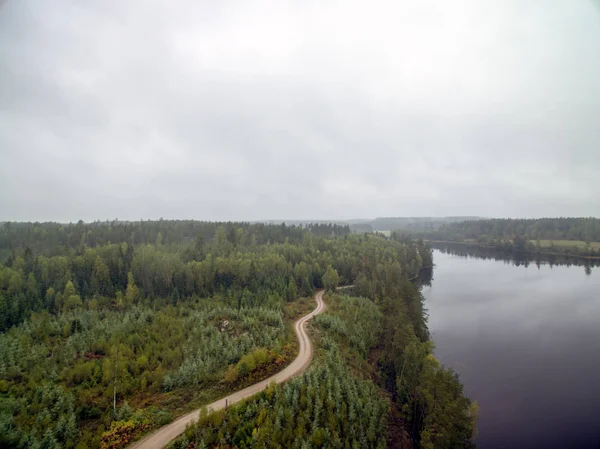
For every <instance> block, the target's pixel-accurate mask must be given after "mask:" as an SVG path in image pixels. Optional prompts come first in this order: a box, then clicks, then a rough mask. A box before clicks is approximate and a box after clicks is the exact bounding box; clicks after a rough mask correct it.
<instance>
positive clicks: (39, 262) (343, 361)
mask: <svg viewBox="0 0 600 449" xmlns="http://www.w3.org/2000/svg"><path fill="white" fill-rule="evenodd" d="M0 251H1V253H0V254H1V255H2V259H1V262H0V319H1V320H2V321H1V322H0V331H1V333H0V446H2V447H16V448H25V447H34V448H55V447H66V448H74V447H76V448H79V449H83V448H120V447H125V446H126V445H127V444H129V443H130V442H131V441H133V440H134V439H136V438H138V437H139V436H141V435H142V434H144V433H146V432H148V431H150V430H151V429H153V428H156V427H158V426H161V425H164V424H165V423H168V422H170V421H171V420H172V419H174V418H175V417H176V416H178V415H179V414H182V413H183V412H185V411H188V410H190V409H192V408H194V407H199V406H200V405H202V404H204V403H208V402H210V401H211V400H213V399H216V398H218V397H220V396H222V395H225V394H227V393H228V392H231V391H235V390H237V389H239V388H241V387H242V386H245V385H248V384H250V383H252V382H254V381H256V380H258V379H260V378H264V377H267V376H268V375H270V374H272V373H273V372H275V371H278V370H280V369H281V368H282V367H283V366H285V364H287V363H289V362H290V361H291V360H292V359H293V357H294V355H295V351H296V350H297V349H296V342H295V340H294V338H293V333H292V330H291V326H290V323H291V319H290V317H289V316H288V313H287V312H286V311H287V310H289V309H290V308H291V307H294V306H295V304H296V303H299V302H301V301H302V299H301V298H302V297H310V296H311V295H312V294H313V292H314V290H315V289H317V288H327V289H328V290H329V291H331V290H333V289H335V286H336V285H338V284H352V283H354V284H355V289H354V290H355V295H357V296H360V297H362V298H363V299H356V298H345V297H337V296H335V295H330V296H331V299H330V301H331V304H332V307H331V308H330V312H328V314H326V315H323V317H319V319H318V320H316V322H315V330H316V332H318V333H320V334H321V333H322V342H321V343H319V353H320V354H322V355H320V356H318V357H317V360H316V363H315V364H314V366H313V368H311V370H310V371H309V372H307V374H306V376H303V377H301V378H298V379H297V380H295V381H293V382H290V383H288V384H286V385H285V386H282V387H275V388H274V389H273V391H272V392H271V393H272V395H271V396H268V397H264V398H262V399H260V398H259V399H257V400H259V401H260V400H264V401H274V402H273V404H277V407H274V408H273V410H275V409H277V410H281V413H282V414H283V416H284V418H282V417H279V418H278V416H263V417H262V418H261V417H260V416H255V415H256V414H257V413H258V415H260V413H259V412H257V410H259V409H260V407H258V408H256V407H255V408H253V409H252V408H250V409H246V410H245V411H244V416H248V422H254V421H251V419H250V418H252V419H255V420H256V423H255V424H254V425H255V427H256V426H258V427H257V428H259V427H261V423H269V422H270V423H271V424H272V426H274V427H273V428H276V426H277V425H278V426H279V427H281V428H283V427H282V419H286V420H287V419H288V418H289V416H290V413H291V414H292V416H294V417H295V418H293V419H294V420H295V421H296V420H297V419H296V418H299V417H300V418H301V419H300V421H301V422H304V425H303V427H301V428H300V429H297V432H296V431H294V432H295V436H294V438H292V437H291V436H290V435H287V434H286V435H282V436H281V438H282V440H281V441H286V442H292V443H293V444H300V446H301V447H322V446H323V444H325V443H323V442H326V441H337V439H339V440H340V441H341V442H340V444H342V447H346V446H348V445H349V444H352V442H354V443H355V444H358V445H359V446H360V445H361V444H366V445H367V446H371V447H381V444H385V441H384V443H382V432H383V434H386V432H387V433H388V437H389V433H390V432H392V434H394V435H396V436H397V434H398V433H400V434H401V435H403V438H405V439H406V440H407V441H411V442H414V445H415V447H459V445H466V446H468V445H469V444H470V439H471V436H472V433H473V425H474V424H473V423H474V421H473V416H474V415H473V414H472V404H471V403H470V401H469V400H468V399H467V398H465V397H464V396H463V395H462V387H461V386H460V383H459V381H458V379H457V378H456V377H455V376H454V375H453V374H452V373H451V372H449V371H447V370H445V369H444V368H443V367H440V366H439V365H438V364H437V362H436V361H435V359H434V358H433V356H432V347H431V343H430V342H429V334H428V331H427V325H426V315H425V311H424V309H423V299H422V297H421V295H420V292H419V291H418V288H417V287H416V286H415V285H413V283H411V281H410V279H412V278H414V277H415V276H416V275H417V274H418V272H419V270H420V269H421V268H422V267H423V266H429V265H431V250H430V248H429V247H428V246H427V245H426V244H425V243H423V242H422V241H413V240H411V239H409V238H406V237H402V238H397V239H386V238H385V237H383V236H379V235H359V234H350V232H349V229H348V228H347V227H345V226H338V225H325V224H317V225H312V226H310V225H308V226H286V225H277V226H274V225H264V224H249V223H208V222H197V221H166V220H160V221H149V222H119V221H111V222H95V223H89V224H86V223H83V222H79V223H76V224H58V223H43V224H40V223H5V224H4V225H3V226H2V227H1V229H0ZM364 298H368V299H364ZM336 348H339V349H336ZM333 353H335V354H338V355H339V356H338V355H336V356H335V357H333V356H332V354H333ZM373 353H376V354H378V355H377V358H376V360H375V361H374V366H375V367H374V368H373V369H372V370H371V371H372V372H369V371H368V370H359V371H358V372H357V373H354V372H353V370H354V368H353V363H358V364H359V365H361V364H362V365H365V363H366V361H367V360H368V359H369V357H371V358H372V357H373ZM328 354H329V355H328ZM311 376H312V377H311ZM328 376H333V377H335V378H338V379H339V381H340V382H342V380H343V381H344V384H343V385H340V387H339V389H338V390H339V394H338V393H336V395H337V396H335V397H334V398H331V400H333V401H342V402H343V403H345V404H346V407H347V410H346V411H347V412H348V413H347V414H345V413H344V414H343V416H346V417H345V418H343V416H342V415H340V416H337V415H336V416H333V415H332V413H333V412H332V413H329V412H325V411H323V412H316V413H317V415H315V410H316V408H317V405H316V404H319V403H320V404H321V405H320V406H318V407H330V404H329V403H328V402H326V401H325V397H324V396H322V391H323V389H324V388H325V386H324V384H323V382H324V381H325V380H327V379H328V378H329V377H328ZM309 378H310V379H312V380H308V379H309ZM332 380H333V379H332ZM327 381H328V380H327ZM297 382H300V384H298V383H297ZM303 382H310V383H311V385H312V388H316V390H314V391H312V390H311V393H310V396H309V394H308V393H306V391H307V389H308V384H303ZM281 388H287V389H288V390H286V391H287V392H284V393H281V391H283V390H281ZM336 388H337V387H336ZM369 389H373V391H377V392H378V395H379V396H381V398H380V399H378V395H376V397H371V396H372V395H369V396H370V397H369V398H367V397H365V394H364V392H368V391H370V390H369ZM338 390H336V391H338ZM302 392H304V393H302ZM432 392H433V393H432ZM442 392H443V394H442ZM280 393H281V394H283V396H281V394H280ZM296 396H298V400H300V399H301V397H304V398H309V397H310V399H306V401H310V406H309V405H308V404H309V402H306V403H305V402H302V403H301V406H299V407H298V408H296V407H295V405H294V404H296V403H295V402H293V398H294V397H296ZM328 400H329V399H328ZM290 401H292V402H290ZM336 404H337V402H336ZM340 404H341V402H340ZM307 407H310V408H307ZM290 408H291V410H290ZM334 408H335V407H334ZM232 410H233V409H232ZM319 410H321V409H319ZM323 410H324V409H323ZM449 412H451V415H452V416H450V417H449V416H447V415H448V413H449ZM278 413H279V412H278ZM335 413H337V412H335ZM335 413H334V415H335ZM340 413H341V410H340ZM388 417H389V419H388ZM203 419H205V420H208V421H206V422H209V423H210V422H213V421H214V420H216V418H215V417H213V416H212V415H210V416H207V417H205V418H203ZM323 419H327V421H326V422H325V421H322V420H323ZM211 420H212V421H211ZM309 420H310V423H309ZM335 420H337V421H335ZM365 420H366V421H365ZM259 421H260V423H259ZM334 421H335V422H336V423H337V424H336V423H334ZM228 422H229V421H228ZM285 422H287V421H285ZM388 422H389V423H395V424H394V425H389V426H387V425H386V424H385V423H388ZM238 423H239V421H238ZM277 423H279V424H277ZM365 423H369V424H368V425H367V426H366V427H365V426H364V424H365ZM217 424H218V423H216V422H215V424H214V425H217ZM240 426H242V427H244V428H245V429H246V430H242V428H241V427H240ZM315 426H317V427H315ZM336 426H337V427H336ZM340 426H341V427H340ZM344 426H346V427H344ZM255 427H253V428H252V429H250V430H249V432H250V434H248V425H246V419H244V424H243V425H242V424H241V423H239V425H237V426H236V429H235V432H233V431H232V430H231V429H225V430H223V432H224V433H223V435H224V436H223V438H225V437H226V436H227V435H230V434H231V435H238V436H239V438H238V439H237V440H235V441H234V440H231V442H232V444H235V445H237V447H246V446H247V445H251V444H252V441H255V440H252V438H253V435H252V434H253V432H254V428H255ZM317 428H318V429H321V430H320V431H318V432H317ZM350 428H352V429H355V430H354V431H353V432H352V433H346V432H345V431H346V430H348V429H350ZM266 429H267V430H268V432H269V433H271V430H269V428H268V427H267V428H266ZM336 429H337V430H336ZM390 429H391V430H390ZM259 430H260V429H259ZM259 430H257V431H256V432H257V433H259ZM267 430H264V429H263V430H262V432H267ZM342 430H343V431H342ZM238 431H239V432H238ZM286 431H287V427H286ZM198 432H199V433H196V434H194V435H195V436H194V435H187V436H186V437H188V438H192V437H193V438H195V439H196V440H198V441H200V440H201V439H202V438H203V437H202V438H201V434H202V431H200V430H199V431H198ZM315 432H316V433H315ZM328 432H329V433H328ZM269 433H266V434H269ZM217 434H218V432H217ZM263 435H264V434H263ZM336 435H337V437H336ZM373 435H376V437H373ZM250 437H252V438H250ZM248 438H250V440H248ZM336 438H337V439H336ZM394 438H395V437H389V440H394ZM384 440H386V438H384ZM228 441H229V440H228ZM248 441H250V443H248ZM202 444H206V445H208V447H214V446H215V445H219V444H221V443H220V442H218V441H217V442H216V443H215V441H214V440H210V441H208V440H207V441H206V442H205V443H202ZM336 444H337V443H336ZM211 445H212V446H211ZM307 445H308V446H307ZM460 447H462V446H460Z"/></svg>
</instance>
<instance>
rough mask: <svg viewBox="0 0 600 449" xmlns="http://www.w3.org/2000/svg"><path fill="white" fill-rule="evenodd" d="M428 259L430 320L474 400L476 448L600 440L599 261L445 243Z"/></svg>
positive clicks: (439, 346) (442, 352)
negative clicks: (516, 254) (430, 269)
mask: <svg viewBox="0 0 600 449" xmlns="http://www.w3.org/2000/svg"><path fill="white" fill-rule="evenodd" d="M434 263H435V268H434V271H433V273H427V272H423V273H422V282H423V285H424V287H423V294H424V296H425V298H426V307H427V309H428V312H429V329H430V331H431V334H432V338H433V340H434V342H435V344H436V355H437V357H438V358H439V359H440V360H441V361H442V363H444V364H445V365H447V366H450V367H452V368H453V369H455V370H456V371H457V372H458V373H459V374H460V377H461V381H462V382H463V384H464V386H465V392H466V393H467V395H469V396H470V397H471V398H473V399H476V400H477V401H478V402H479V405H480V420H479V423H478V428H479V431H480V435H479V437H478V440H477V444H478V447H480V448H483V449H490V448H503V447H505V448H513V447H516V448H525V449H526V448H531V449H534V448H557V449H558V448H594V449H596V448H600V415H599V414H598V412H597V404H598V403H599V402H600V384H599V383H598V382H597V380H598V375H599V373H600V326H599V325H598V317H600V295H599V292H600V276H589V273H591V271H592V270H593V268H595V267H597V266H598V263H597V262H596V261H594V262H593V263H588V264H585V263H584V262H583V261H578V260H560V259H554V260H538V261H536V260H526V259H525V260H524V259H521V260H519V259H513V258H510V257H507V256H506V255H503V254H498V253H497V252H493V251H490V252H487V253H486V252H485V251H483V252H481V251H475V249H474V248H467V249H464V248H463V249H457V248H449V247H447V246H446V247H445V248H443V249H438V250H436V251H434ZM579 267H583V268H584V270H585V273H584V272H582V270H580V268H579ZM431 274H433V281H432V280H431V278H432V276H431Z"/></svg>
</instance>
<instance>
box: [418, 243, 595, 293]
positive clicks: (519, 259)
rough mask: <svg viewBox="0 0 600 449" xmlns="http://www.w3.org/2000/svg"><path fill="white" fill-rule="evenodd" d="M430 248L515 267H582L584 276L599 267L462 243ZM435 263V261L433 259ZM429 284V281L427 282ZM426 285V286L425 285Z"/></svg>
mask: <svg viewBox="0 0 600 449" xmlns="http://www.w3.org/2000/svg"><path fill="white" fill-rule="evenodd" d="M431 247H432V248H434V249H437V250H439V251H441V252H442V253H444V254H452V255H454V256H459V257H464V258H469V257H473V258H476V259H486V260H497V261H503V262H505V263H509V264H511V265H516V266H517V267H520V266H524V267H528V266H529V265H530V264H531V263H534V264H535V265H536V266H537V267H538V268H539V267H540V266H542V265H549V266H550V267H553V266H555V265H565V266H567V267H570V266H573V265H574V266H577V267H584V269H585V274H587V275H590V274H591V273H592V268H593V267H600V260H587V259H580V258H574V257H564V256H554V255H543V254H542V255H535V256H534V255H528V254H523V253H514V252H512V251H508V250H501V249H495V248H485V247H481V246H475V245H468V244H462V243H432V244H431ZM434 263H435V259H434ZM429 282H431V280H430V281H429ZM425 285H428V284H425Z"/></svg>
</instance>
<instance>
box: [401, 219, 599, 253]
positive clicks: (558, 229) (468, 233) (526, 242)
mask: <svg viewBox="0 0 600 449" xmlns="http://www.w3.org/2000/svg"><path fill="white" fill-rule="evenodd" d="M403 231H405V230H403ZM403 231H399V233H402V232H403ZM410 233H411V234H412V235H413V236H415V237H422V238H425V239H429V240H439V241H452V242H471V243H477V244H480V245H485V246H491V247H497V248H501V249H512V250H515V251H517V252H529V253H535V252H548V253H556V254H563V255H565V254H566V255H569V254H570V255H581V256H589V257H600V244H599V243H598V242H600V219H598V218H539V219H510V218H502V219H490V220H469V221H462V222H457V223H447V224H444V225H442V226H440V227H439V228H437V229H433V230H417V231H410Z"/></svg>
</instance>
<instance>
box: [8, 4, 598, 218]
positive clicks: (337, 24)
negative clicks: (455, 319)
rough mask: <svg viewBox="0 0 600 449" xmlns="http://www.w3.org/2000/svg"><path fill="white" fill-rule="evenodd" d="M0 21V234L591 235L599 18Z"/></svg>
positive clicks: (151, 8)
mask: <svg viewBox="0 0 600 449" xmlns="http://www.w3.org/2000/svg"><path fill="white" fill-rule="evenodd" d="M0 3H1V6H0V221H3V220H12V221H47V220H52V221H64V222H69V221H77V220H79V219H83V220H84V221H92V220H96V219H100V220H104V219H113V218H119V219H127V220H134V219H156V218H160V217H164V218H182V219H183V218H186V219H188V218H194V219H200V220H260V219H278V218H279V219H283V218H287V219H291V218H297V219H349V218H365V217H378V216H446V215H453V216H456V215H479V216H489V217H503V216H511V217H540V216H596V217H598V216H600V188H598V185H599V181H600V2H599V1H598V0H579V1H573V0H528V1H526V2H524V1H522V0H487V1H481V0H455V1H452V2H442V1H437V0H436V1H431V0H423V1H414V0H410V1H404V0H395V1H377V0H375V1H372V2H365V1H353V0H343V1H330V0H325V1H314V0H301V1H300V0H299V1H290V2H286V1H254V0H252V1H227V0H223V1H218V2H215V1H198V0H194V1H191V0H183V1H178V2H169V1H166V0H165V1H163V0H143V1H142V0H128V1H121V0H103V1H93V2H90V1H87V2H80V1H74V0H18V1H17V0H6V1H4V2H0Z"/></svg>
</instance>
